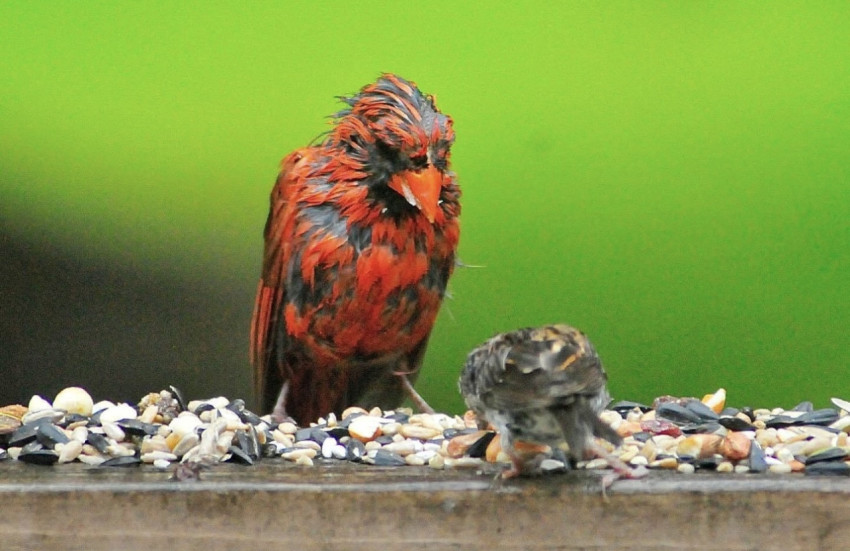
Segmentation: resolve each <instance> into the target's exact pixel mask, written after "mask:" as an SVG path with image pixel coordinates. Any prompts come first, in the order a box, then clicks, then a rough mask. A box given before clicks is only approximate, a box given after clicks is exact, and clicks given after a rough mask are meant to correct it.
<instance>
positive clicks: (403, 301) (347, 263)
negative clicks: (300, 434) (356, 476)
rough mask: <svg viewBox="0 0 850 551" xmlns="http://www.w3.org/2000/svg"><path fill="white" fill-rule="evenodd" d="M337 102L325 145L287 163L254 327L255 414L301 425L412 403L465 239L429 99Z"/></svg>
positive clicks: (445, 126) (380, 86)
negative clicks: (350, 410)
mask: <svg viewBox="0 0 850 551" xmlns="http://www.w3.org/2000/svg"><path fill="white" fill-rule="evenodd" d="M343 101H344V102H345V104H346V107H345V109H343V110H342V111H340V112H339V113H337V114H336V115H335V117H334V127H333V129H332V130H331V131H330V132H329V133H328V135H327V136H326V138H325V139H324V141H323V142H322V143H321V144H319V145H314V146H311V147H306V148H303V149H299V150H296V151H294V152H293V153H290V154H289V155H288V156H287V157H286V158H284V160H283V161H282V169H281V172H280V175H279V176H278V178H277V182H276V183H275V186H274V188H273V189H272V193H271V207H270V210H269V217H268V220H267V222H266V227H265V253H264V255H263V267H262V275H261V279H260V284H259V288H258V290H257V298H256V304H255V307H254V316H253V321H252V324H251V360H252V363H253V366H254V382H255V387H256V392H257V396H258V398H259V400H260V407H261V408H262V410H263V412H264V413H265V412H268V411H272V413H273V416H274V418H275V419H277V420H281V419H284V418H287V417H291V418H292V419H294V420H295V421H297V422H298V423H300V424H306V423H308V422H310V421H315V420H316V419H317V418H318V417H319V416H322V415H326V414H327V413H329V412H336V413H337V414H338V413H340V412H341V411H342V410H343V409H344V408H346V407H348V406H351V405H359V406H364V407H372V406H380V407H382V408H392V407H396V406H398V405H399V404H400V403H401V402H402V401H403V400H404V398H405V396H410V397H412V398H414V399H415V400H416V399H418V395H417V394H416V393H415V391H414V390H413V386H412V383H413V382H415V379H416V376H417V374H418V372H419V369H420V367H421V365H422V357H423V356H424V354H425V348H426V345H427V343H428V336H429V334H430V333H431V328H432V327H433V325H434V320H435V318H436V316H437V312H438V310H439V309H440V303H441V302H442V300H443V296H444V295H445V292H446V283H447V282H448V279H449V276H450V275H451V273H452V270H453V268H454V266H455V250H456V248H457V243H458V237H459V227H458V215H459V213H460V205H459V202H458V201H459V198H460V190H459V188H458V186H457V183H456V181H455V176H454V174H453V173H452V172H451V171H450V170H449V152H450V149H451V146H452V142H453V141H454V131H453V130H452V120H451V118H450V117H448V116H447V115H445V114H442V113H440V111H439V110H438V109H437V107H436V105H435V103H434V98H433V97H431V96H429V95H426V94H423V93H422V92H421V91H420V90H419V89H418V88H417V86H416V85H415V84H414V83H413V82H410V81H407V80H404V79H403V78H401V77H398V76H395V75H391V74H385V75H383V76H381V77H380V78H379V79H378V80H377V82H375V83H373V84H369V85H367V86H365V87H364V88H363V89H362V90H361V91H360V92H359V93H358V94H356V95H354V96H353V97H349V98H343ZM419 400H420V401H421V399H419ZM422 407H427V406H426V405H425V404H424V403H422Z"/></svg>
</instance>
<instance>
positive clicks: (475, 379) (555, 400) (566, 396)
mask: <svg viewBox="0 0 850 551" xmlns="http://www.w3.org/2000/svg"><path fill="white" fill-rule="evenodd" d="M605 381H606V375H605V371H604V370H603V369H602V363H601V362H600V360H599V356H598V355H597V354H596V350H595V349H594V348H593V345H591V344H590V341H588V340H587V337H586V336H585V335H584V333H582V332H581V331H579V330H577V329H574V328H572V327H569V326H566V325H549V326H545V327H540V328H526V329H520V330H517V331H512V332H510V333H504V334H501V335H497V336H495V337H493V338H492V339H490V340H489V341H487V342H486V343H484V344H483V345H482V346H480V347H478V348H476V349H475V350H473V351H472V352H471V353H470V355H469V357H468V358H467V364H466V367H465V368H464V373H463V375H462V377H461V390H462V392H463V394H464V396H467V397H471V398H472V401H473V402H476V401H477V402H480V403H481V406H483V407H488V408H493V409H499V410H519V409H534V408H541V407H551V406H555V405H568V404H570V403H572V402H573V401H575V399H576V397H577V396H596V395H598V394H599V393H600V392H604V390H605ZM603 405H604V404H603ZM470 407H472V404H470ZM473 409H475V408H473Z"/></svg>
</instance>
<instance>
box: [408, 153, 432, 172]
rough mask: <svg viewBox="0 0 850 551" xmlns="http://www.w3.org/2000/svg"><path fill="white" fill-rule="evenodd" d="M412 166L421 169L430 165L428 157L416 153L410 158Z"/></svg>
mask: <svg viewBox="0 0 850 551" xmlns="http://www.w3.org/2000/svg"><path fill="white" fill-rule="evenodd" d="M410 166H412V167H413V168H415V169H417V170H419V169H420V168H425V167H426V166H428V157H426V156H425V155H414V156H413V157H411V158H410Z"/></svg>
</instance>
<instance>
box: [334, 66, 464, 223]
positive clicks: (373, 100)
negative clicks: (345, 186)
mask: <svg viewBox="0 0 850 551" xmlns="http://www.w3.org/2000/svg"><path fill="white" fill-rule="evenodd" d="M342 99H343V101H344V102H345V103H347V104H348V108H346V109H344V110H342V111H340V112H339V113H337V114H336V116H335V118H336V127H335V128H334V130H333V131H332V132H331V135H330V138H329V141H330V142H332V143H335V144H339V145H340V146H343V147H344V148H345V149H346V151H347V153H348V155H350V156H351V157H352V158H353V159H355V160H356V161H357V162H358V163H362V166H363V169H364V171H365V172H367V173H368V174H369V185H370V186H371V187H372V188H373V189H376V191H378V192H380V191H381V188H384V189H385V188H389V189H390V190H392V191H394V192H395V193H396V194H398V195H399V196H400V197H401V198H403V199H404V200H405V201H406V202H407V203H408V204H409V205H412V206H414V207H416V208H417V209H419V210H420V211H422V213H423V214H424V215H425V216H426V217H427V218H428V220H429V221H430V222H433V221H434V217H435V215H436V212H437V209H438V208H439V207H438V204H439V201H440V192H441V189H442V186H443V183H444V180H445V178H444V177H445V176H446V173H447V171H448V168H449V155H450V149H451V145H452V143H453V142H454V130H453V129H452V119H451V117H449V116H448V115H445V114H443V113H440V111H439V110H438V109H437V106H436V105H435V103H434V98H433V97H432V96H430V95H426V94H423V93H422V92H421V91H420V90H419V88H418V87H417V86H416V84H415V83H413V82H410V81H407V80H405V79H403V78H401V77H399V76H396V75H392V74H384V75H382V76H381V77H380V78H379V79H378V80H377V81H376V82H374V83H372V84H369V85H367V86H365V87H363V89H362V90H360V92H359V93H358V94H356V95H354V96H352V97H350V98H342Z"/></svg>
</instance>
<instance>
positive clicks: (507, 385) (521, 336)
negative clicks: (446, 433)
mask: <svg viewBox="0 0 850 551" xmlns="http://www.w3.org/2000/svg"><path fill="white" fill-rule="evenodd" d="M606 381H607V375H606V374H605V371H604V370H603V369H602V362H601V361H600V360H599V356H598V355H597V353H596V350H595V349H594V348H593V345H592V344H591V343H590V341H589V340H588V339H587V337H586V336H585V334H584V333H582V332H581V331H579V330H578V329H575V328H573V327H570V326H567V325H548V326H545V327H540V328H526V329H519V330H517V331H512V332H510V333H502V334H499V335H496V336H495V337H493V338H491V339H490V340H488V341H487V342H485V343H484V344H482V345H481V346H479V347H478V348H476V349H474V350H473V351H472V352H470V354H469V356H468V357H467V360H466V365H465V366H464V368H463V372H462V373H461V377H460V381H459V387H460V391H461V394H462V395H463V397H464V399H465V400H466V404H467V405H468V406H469V408H470V409H471V410H472V411H473V412H474V413H475V414H476V416H477V419H478V422H479V424H480V425H482V428H483V426H486V424H487V423H491V424H492V425H493V426H494V427H495V428H496V430H497V431H498V433H499V434H500V435H501V443H502V448H503V449H504V450H505V451H506V452H507V454H508V456H509V457H510V458H511V461H512V463H513V466H512V468H511V469H509V470H507V471H505V472H503V473H502V476H503V477H505V478H510V477H513V476H517V475H521V474H538V472H539V461H540V460H541V459H543V458H544V457H545V455H543V454H542V453H541V452H543V451H544V450H545V446H550V447H551V448H556V447H557V446H559V445H560V444H562V443H563V442H566V443H567V445H568V446H569V454H570V455H571V456H572V458H573V459H575V460H582V459H586V458H588V457H589V456H593V455H595V456H600V457H604V458H605V459H607V460H608V463H609V465H610V466H612V467H613V468H614V469H615V470H616V471H617V472H618V474H620V475H621V476H627V477H630V478H635V477H637V476H642V474H643V473H644V471H638V470H632V469H630V468H629V467H627V466H626V465H625V464H623V463H622V462H621V461H620V460H619V459H617V458H615V457H613V456H611V455H610V454H609V453H608V452H607V451H606V450H605V448H603V447H602V446H601V445H600V444H598V443H597V442H596V441H595V438H596V437H599V438H603V439H605V440H607V441H609V442H611V443H612V444H615V445H617V444H619V443H620V441H621V438H620V437H619V436H618V435H617V433H616V432H615V431H614V430H613V429H612V428H611V427H610V426H608V425H607V424H606V423H605V422H604V421H602V420H601V419H600V418H599V414H600V413H601V412H602V410H603V409H604V408H605V406H606V405H607V404H608V402H609V401H610V397H609V395H608V391H607V389H606V387H605V383H606ZM529 444H531V445H532V446H529ZM534 445H537V446H534ZM529 456H531V457H529ZM612 481H613V480H611V482H612Z"/></svg>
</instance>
